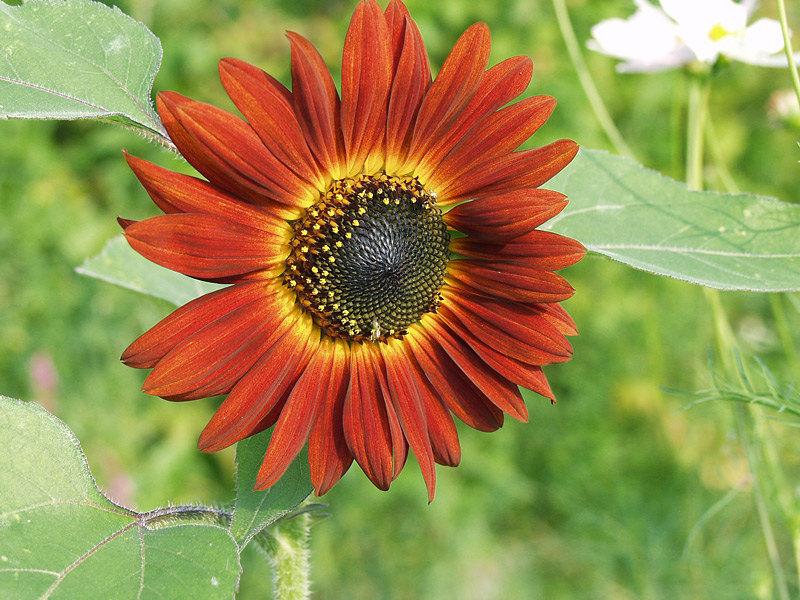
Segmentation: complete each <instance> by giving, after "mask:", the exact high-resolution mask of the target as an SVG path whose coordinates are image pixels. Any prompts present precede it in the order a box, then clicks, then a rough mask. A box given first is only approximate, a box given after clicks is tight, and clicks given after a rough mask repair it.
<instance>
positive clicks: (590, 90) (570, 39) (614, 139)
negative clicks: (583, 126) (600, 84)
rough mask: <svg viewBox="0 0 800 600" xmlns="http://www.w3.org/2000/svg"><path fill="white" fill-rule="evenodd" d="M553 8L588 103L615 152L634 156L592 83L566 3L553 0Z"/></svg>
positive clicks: (561, 0) (560, 0)
mask: <svg viewBox="0 0 800 600" xmlns="http://www.w3.org/2000/svg"><path fill="white" fill-rule="evenodd" d="M553 8H554V9H555V11H556V20H557V21H558V27H559V29H560V30H561V36H562V37H563V38H564V43H565V44H566V46H567V52H568V53H569V57H570V60H571V61H572V66H573V67H574V68H575V73H577V75H578V81H580V84H581V87H582V88H583V92H584V93H585V94H586V98H587V99H588V100H589V105H590V106H591V107H592V110H593V111H594V114H595V116H596V117H597V121H598V122H599V123H600V126H601V127H602V128H603V131H604V132H605V134H606V136H607V137H608V139H609V140H610V141H611V144H612V145H613V146H614V150H615V151H616V152H617V154H623V155H625V156H628V157H630V158H635V157H634V155H633V152H632V151H631V149H630V147H629V146H628V144H626V143H625V140H624V139H623V137H622V134H621V133H620V132H619V129H617V126H616V125H614V120H613V119H612V118H611V115H610V114H609V112H608V110H607V109H606V105H605V104H604V103H603V99H602V98H601V97H600V92H598V91H597V86H596V85H595V84H594V80H593V79H592V76H591V74H590V73H589V69H588V68H587V67H586V62H584V60H583V55H582V54H581V48H580V44H578V39H577V38H576V37H575V30H574V29H573V28H572V21H570V18H569V12H568V11H567V5H566V4H565V3H564V0H553Z"/></svg>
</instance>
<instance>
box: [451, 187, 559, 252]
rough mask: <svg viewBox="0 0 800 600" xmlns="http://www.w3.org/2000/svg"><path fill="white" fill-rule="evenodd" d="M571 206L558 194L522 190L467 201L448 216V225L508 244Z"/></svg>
mask: <svg viewBox="0 0 800 600" xmlns="http://www.w3.org/2000/svg"><path fill="white" fill-rule="evenodd" d="M566 205H567V197H566V196H565V195H564V194H559V193H558V192H552V191H550V190H541V189H522V190H517V191H514V192H511V193H509V194H500V195H498V196H489V197H486V198H480V199H478V200H473V201H472V202H464V203H463V204H459V205H458V206H455V207H453V208H452V209H451V210H449V211H447V213H445V215H444V220H445V222H446V223H447V224H448V225H449V226H450V227H452V228H453V229H457V230H458V231H460V232H462V233H466V234H467V235H470V236H474V237H477V238H479V239H484V240H490V241H498V242H504V241H507V240H510V239H512V238H515V237H518V236H520V235H522V234H524V233H528V232H529V231H533V230H534V229H536V228H537V227H539V225H541V224H542V223H544V222H545V221H548V220H549V219H552V218H553V217H555V216H556V215H557V214H558V213H560V212H561V211H562V210H563V209H564V207H565V206H566Z"/></svg>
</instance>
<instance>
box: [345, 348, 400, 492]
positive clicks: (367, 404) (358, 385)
mask: <svg viewBox="0 0 800 600" xmlns="http://www.w3.org/2000/svg"><path fill="white" fill-rule="evenodd" d="M350 350H351V352H350V387H349V388H348V390H347V397H346V398H345V402H344V435H345V439H346V440H347V447H348V448H349V450H350V453H351V454H352V455H353V457H354V458H355V459H356V461H357V462H358V464H359V466H360V467H361V468H362V469H363V470H364V473H365V474H366V475H367V477H369V479H370V481H372V483H373V484H375V486H376V487H377V488H379V489H381V490H388V489H389V485H390V484H391V482H392V479H393V466H392V432H391V428H390V425H389V419H388V417H387V414H386V402H385V401H384V397H383V392H382V390H381V385H380V381H379V377H381V375H380V374H379V369H376V365H375V364H374V362H373V359H372V356H371V355H370V354H369V350H368V349H365V346H364V345H363V344H362V345H353V346H352V347H351V348H350ZM377 366H378V367H379V366H380V365H377Z"/></svg>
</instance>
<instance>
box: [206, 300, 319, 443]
mask: <svg viewBox="0 0 800 600" xmlns="http://www.w3.org/2000/svg"><path fill="white" fill-rule="evenodd" d="M294 313H295V314H296V315H298V316H299V315H300V313H299V311H296V310H295V311H294ZM316 331H318V330H316V329H315V326H314V325H313V322H312V321H311V318H310V317H309V316H307V315H305V314H303V315H302V316H301V317H300V319H299V320H298V321H297V322H296V324H295V320H294V319H288V320H287V322H286V323H281V324H279V325H277V332H276V333H277V335H279V336H281V337H280V339H278V340H277V341H276V342H275V343H274V344H272V346H271V347H270V348H269V350H267V351H266V352H265V353H263V355H262V356H261V358H260V359H259V360H258V362H256V363H255V364H254V365H252V368H251V369H249V371H247V374H246V375H245V376H243V377H242V378H241V379H240V380H239V382H238V383H237V384H236V385H235V387H234V388H233V390H232V391H231V393H230V395H229V396H228V397H227V398H226V399H225V401H224V402H223V403H222V405H221V406H220V407H219V409H218V410H217V412H216V413H215V414H214V416H213V417H212V419H211V421H209V423H208V425H206V427H205V429H203V432H202V433H201V434H200V439H199V440H198V442H197V446H198V448H200V449H201V450H202V451H203V452H216V451H217V450H222V449H223V448H227V447H228V446H230V445H232V444H235V443H236V442H238V441H239V440H241V439H244V438H246V437H249V436H251V435H254V434H255V433H257V432H258V431H261V430H262V429H263V428H261V427H259V426H260V425H261V423H262V420H263V419H264V418H265V417H267V415H269V413H270V412H271V411H272V410H273V409H274V408H275V407H276V406H277V405H280V404H281V403H282V402H283V401H285V399H286V397H287V395H288V393H289V392H290V391H291V389H292V387H293V386H294V384H295V382H296V381H297V378H298V376H299V375H300V373H302V371H303V369H304V368H305V366H306V365H307V364H308V360H309V358H310V357H311V354H312V352H313V351H314V350H315V348H316V346H317V345H318V344H319V342H318V341H315V340H314V339H312V333H315V332H316Z"/></svg>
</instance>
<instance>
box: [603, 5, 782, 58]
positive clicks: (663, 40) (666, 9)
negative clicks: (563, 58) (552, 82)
mask: <svg viewBox="0 0 800 600" xmlns="http://www.w3.org/2000/svg"><path fill="white" fill-rule="evenodd" d="M659 1H660V4H661V8H658V7H656V6H654V5H653V4H651V3H650V2H648V1H647V0H634V2H635V4H636V7H637V8H636V12H635V13H634V14H633V15H631V16H630V17H629V18H628V19H625V20H623V19H607V20H605V21H601V22H600V23H598V24H597V25H595V26H594V27H592V39H591V40H589V41H588V42H587V45H588V47H589V48H590V49H592V50H596V51H597V52H602V53H603V54H608V55H609V56H613V57H615V58H619V59H622V60H624V61H625V62H623V63H620V64H619V65H618V67H617V68H618V70H620V71H625V72H639V71H660V70H664V69H671V68H675V67H679V66H683V65H686V64H688V63H692V62H699V63H704V64H706V65H713V64H714V63H716V62H717V61H718V60H719V57H720V56H724V57H725V58H727V59H730V60H738V61H741V62H745V63H748V64H752V65H760V66H772V67H780V66H784V67H785V66H786V65H787V61H786V57H785V56H784V55H783V54H778V53H780V52H781V51H782V50H783V36H782V34H781V27H780V23H778V22H777V21H775V20H773V19H759V20H757V21H756V22H755V23H753V24H751V25H749V26H748V24H747V21H748V19H749V18H750V16H751V15H752V13H753V11H754V10H755V8H756V4H757V2H756V1H755V0H742V2H738V3H737V2H734V1H733V0H659Z"/></svg>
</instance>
